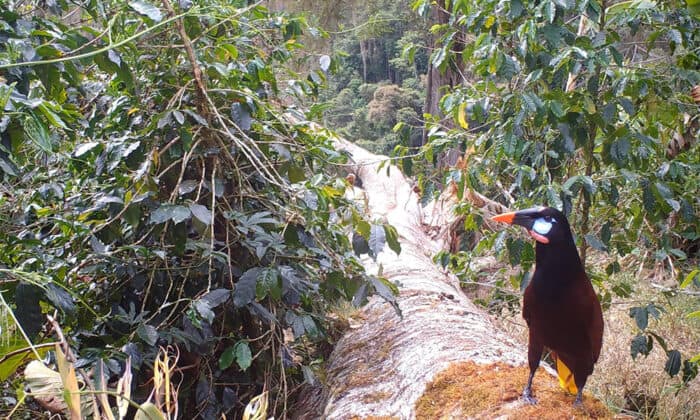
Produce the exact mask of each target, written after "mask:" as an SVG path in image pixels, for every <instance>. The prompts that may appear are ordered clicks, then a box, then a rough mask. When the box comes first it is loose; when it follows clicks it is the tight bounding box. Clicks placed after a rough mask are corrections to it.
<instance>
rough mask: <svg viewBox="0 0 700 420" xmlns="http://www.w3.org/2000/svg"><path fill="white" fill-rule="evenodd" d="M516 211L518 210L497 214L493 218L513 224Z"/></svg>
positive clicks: (495, 220)
mask: <svg viewBox="0 0 700 420" xmlns="http://www.w3.org/2000/svg"><path fill="white" fill-rule="evenodd" d="M515 213H517V212H515V211H511V212H510V213H503V214H498V215H496V216H493V217H492V218H491V220H493V221H494V222H503V223H508V224H509V225H512V224H513V220H514V219H515Z"/></svg>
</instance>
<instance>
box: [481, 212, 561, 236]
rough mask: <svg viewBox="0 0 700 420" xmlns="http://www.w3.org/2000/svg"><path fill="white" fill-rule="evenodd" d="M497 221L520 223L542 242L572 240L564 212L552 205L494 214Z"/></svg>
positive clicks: (493, 218)
mask: <svg viewBox="0 0 700 420" xmlns="http://www.w3.org/2000/svg"><path fill="white" fill-rule="evenodd" d="M491 220H494V221H496V222H504V223H509V224H511V225H520V226H522V227H524V228H525V229H527V231H528V233H530V236H532V237H533V238H534V239H535V240H536V241H537V242H539V243H542V244H557V243H562V242H570V241H571V240H572V238H571V228H570V227H569V222H568V221H567V220H566V217H565V216H564V214H563V213H562V212H560V211H559V210H557V209H553V208H551V207H533V208H530V209H526V210H519V211H514V212H510V213H503V214H499V215H497V216H493V217H492V218H491Z"/></svg>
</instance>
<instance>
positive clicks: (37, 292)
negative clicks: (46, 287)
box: [15, 282, 44, 339]
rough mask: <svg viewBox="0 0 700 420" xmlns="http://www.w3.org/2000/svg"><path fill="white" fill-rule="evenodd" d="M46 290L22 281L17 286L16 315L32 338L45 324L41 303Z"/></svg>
mask: <svg viewBox="0 0 700 420" xmlns="http://www.w3.org/2000/svg"><path fill="white" fill-rule="evenodd" d="M43 294H44V291H43V290H42V289H41V288H39V287H38V286H35V285H33V284H28V283H23V282H20V283H19V284H18V285H17V287H16V288H15V305H16V308H15V316H16V317H17V321H19V325H20V326H21V327H22V329H23V330H24V332H25V333H26V334H27V336H28V337H29V338H30V339H33V338H34V337H36V335H37V334H39V331H41V327H42V326H43V325H44V314H43V312H42V310H41V305H40V304H39V301H40V299H41V298H42V297H43Z"/></svg>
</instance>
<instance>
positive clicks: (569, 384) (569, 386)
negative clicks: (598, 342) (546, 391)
mask: <svg viewBox="0 0 700 420" xmlns="http://www.w3.org/2000/svg"><path fill="white" fill-rule="evenodd" d="M553 356H554V359H555V360H556V361H557V376H558V377H559V386H561V387H562V388H563V389H564V390H565V391H567V392H568V393H570V394H573V395H576V394H577V393H578V387H577V386H576V382H574V374H573V373H572V372H571V370H570V369H569V368H568V367H567V366H566V365H565V364H564V362H562V361H561V359H560V358H559V357H558V356H557V354H556V353H554V354H553Z"/></svg>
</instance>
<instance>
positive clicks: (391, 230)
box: [384, 224, 401, 255]
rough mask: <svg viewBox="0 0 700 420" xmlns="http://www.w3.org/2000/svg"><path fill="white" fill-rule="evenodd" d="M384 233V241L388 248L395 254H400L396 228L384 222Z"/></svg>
mask: <svg viewBox="0 0 700 420" xmlns="http://www.w3.org/2000/svg"><path fill="white" fill-rule="evenodd" d="M384 233H385V234H386V242H387V244H388V245H389V248H391V250H392V251H394V252H395V253H396V254H397V255H398V254H401V243H400V242H399V233H398V232H397V231H396V228H395V227H393V226H391V225H389V224H384Z"/></svg>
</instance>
